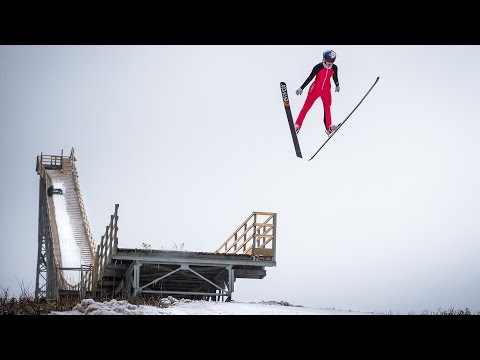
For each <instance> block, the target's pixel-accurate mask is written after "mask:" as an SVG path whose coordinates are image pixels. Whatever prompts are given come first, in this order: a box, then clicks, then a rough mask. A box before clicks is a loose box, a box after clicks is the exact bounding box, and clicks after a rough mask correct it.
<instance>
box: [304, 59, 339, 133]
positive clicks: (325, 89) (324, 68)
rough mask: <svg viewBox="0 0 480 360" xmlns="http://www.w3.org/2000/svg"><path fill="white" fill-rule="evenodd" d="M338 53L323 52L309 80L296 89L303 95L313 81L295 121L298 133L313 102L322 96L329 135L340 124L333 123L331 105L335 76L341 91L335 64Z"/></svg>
mask: <svg viewBox="0 0 480 360" xmlns="http://www.w3.org/2000/svg"><path fill="white" fill-rule="evenodd" d="M336 58H337V54H335V51H333V50H327V51H325V52H324V53H323V60H322V62H321V63H319V64H317V65H315V66H314V67H313V70H312V72H311V73H310V75H309V76H308V78H307V80H305V82H304V83H303V84H302V86H300V87H299V88H298V89H297V90H296V92H295V93H296V94H297V95H302V92H303V89H305V87H306V86H307V85H308V84H309V83H310V81H312V79H313V78H314V77H315V80H314V81H313V83H312V85H310V88H309V89H308V94H307V98H306V99H305V103H304V104H303V107H302V110H300V113H299V114H298V118H297V121H295V131H296V132H297V133H298V132H299V131H300V129H301V127H302V124H303V120H304V119H305V116H306V115H307V112H308V111H309V110H310V108H311V107H312V105H313V103H314V102H315V101H316V100H317V99H318V98H321V99H322V102H323V122H324V124H325V129H326V130H325V132H326V133H327V135H330V134H332V133H333V132H334V131H335V129H336V128H337V127H338V125H334V124H332V114H331V111H330V106H331V105H332V94H331V92H330V88H331V86H330V79H332V78H333V82H334V83H335V92H339V91H340V83H339V82H338V67H337V65H335V64H334V62H335V59H336Z"/></svg>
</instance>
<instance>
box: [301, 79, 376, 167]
mask: <svg viewBox="0 0 480 360" xmlns="http://www.w3.org/2000/svg"><path fill="white" fill-rule="evenodd" d="M378 79H380V76H378V77H377V80H375V82H374V83H373V85H372V86H371V87H370V89H368V91H367V93H366V94H365V96H364V97H363V98H362V100H360V102H359V103H358V104H357V106H355V108H354V109H353V110H352V112H351V113H350V114H348V116H347V117H346V118H345V120H343V121H342V122H341V123H340V124H338V127H337V128H336V129H335V130H334V131H333V132H332V133H331V134H330V135H329V136H328V138H327V140H325V142H324V143H323V144H322V146H320V148H319V149H318V150H317V151H316V152H315V154H313V156H312V157H311V158H310V159H308V161H310V160H312V159H313V158H314V157H315V155H317V154H318V152H319V151H320V150H322V148H323V147H324V146H325V145H326V144H327V143H328V141H329V140H330V139H331V138H332V137H333V135H335V133H336V132H337V131H338V130H339V129H340V128H341V127H342V125H343V124H345V122H346V121H347V120H348V118H349V117H350V115H352V114H353V112H354V111H355V110H356V109H357V108H358V107H359V106H360V104H361V103H362V101H363V100H364V99H365V98H366V97H367V95H368V94H369V93H370V91H372V89H373V87H374V86H375V85H376V84H377V82H378Z"/></svg>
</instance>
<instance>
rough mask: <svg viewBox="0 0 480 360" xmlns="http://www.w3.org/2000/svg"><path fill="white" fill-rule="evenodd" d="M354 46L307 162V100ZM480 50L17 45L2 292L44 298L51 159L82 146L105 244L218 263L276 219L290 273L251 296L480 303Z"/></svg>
mask: <svg viewBox="0 0 480 360" xmlns="http://www.w3.org/2000/svg"><path fill="white" fill-rule="evenodd" d="M326 49H333V50H335V51H336V53H337V61H336V64H337V66H338V68H339V73H338V74H339V80H340V85H341V91H340V92H339V93H335V92H332V97H333V103H332V117H333V122H334V123H338V122H340V121H341V120H343V119H344V118H345V117H346V116H347V115H348V114H349V113H350V112H351V111H352V109H353V108H354V107H355V105H356V104H357V103H358V102H359V101H360V99H361V98H362V97H363V96H364V94H365V92H366V91H367V90H368V89H369V88H370V86H371V85H372V84H373V82H374V81H375V79H376V78H377V76H380V80H379V82H378V84H377V85H376V87H375V88H374V89H373V90H372V92H371V93H370V95H369V96H368V97H367V98H366V99H365V101H364V102H363V103H362V105H361V106H360V107H359V108H358V109H357V110H356V112H355V113H354V114H353V115H352V116H351V117H350V119H349V120H348V122H347V123H346V125H345V126H344V127H343V128H342V129H341V130H340V131H339V132H338V133H337V134H336V135H335V136H334V138H333V139H332V140H331V141H330V142H329V143H328V144H327V145H326V147H325V148H324V149H322V150H321V151H320V153H318V155H317V156H316V157H315V158H314V159H313V160H312V161H310V162H309V161H307V159H308V158H310V156H311V155H313V153H314V152H315V151H316V150H317V149H318V147H319V146H320V145H321V143H322V142H323V141H324V140H325V139H326V134H325V132H324V127H323V121H322V117H323V109H322V103H321V101H320V100H318V101H317V102H316V103H315V105H314V106H313V107H312V108H311V110H310V112H309V113H308V115H307V117H306V119H305V121H304V124H303V127H302V130H301V132H300V134H299V140H300V145H301V148H302V152H303V154H304V159H299V158H297V157H296V156H295V151H294V148H293V144H292V139H291V136H290V131H289V128H288V124H287V120H286V116H285V110H284V107H283V102H282V98H281V93H280V86H279V83H280V82H281V81H284V82H286V83H287V86H288V90H289V93H290V103H291V107H292V111H293V114H294V117H296V116H297V114H298V112H299V111H300V108H301V106H302V105H303V102H304V101H305V98H306V92H304V93H303V95H302V96H297V95H295V89H296V88H298V87H299V86H300V85H301V84H302V83H303V82H304V81H305V79H306V78H307V76H308V75H309V73H310V71H311V70H312V68H313V66H314V65H315V64H317V63H318V62H320V61H321V57H322V53H323V51H324V50H326ZM478 64H480V47H479V46H419V45H416V46H396V45H389V46H380V45H379V46H360V45H357V46H349V45H335V44H323V45H322V44H321V45H311V46H263V45H255V46H233V45H232V46H220V45H217V46H137V45H133V46H0V140H1V142H0V149H1V152H2V157H1V161H0V166H1V177H0V185H1V189H2V190H1V193H2V196H1V202H0V204H1V205H0V206H1V207H0V228H1V229H2V236H1V238H0V254H1V259H0V286H1V287H3V288H4V289H5V288H6V289H9V290H10V291H13V292H17V291H18V288H19V286H18V284H19V282H20V283H21V282H23V284H24V285H25V286H26V287H29V288H30V289H31V290H32V291H33V290H34V286H35V276H36V265H37V264H36V262H37V231H38V196H39V195H38V183H39V177H38V175H37V174H36V172H35V160H36V156H37V155H39V154H40V153H41V152H43V153H44V154H49V155H60V153H61V150H62V149H63V150H64V153H65V154H68V153H69V152H70V149H71V148H72V147H74V148H75V154H76V158H77V163H76V165H77V169H78V172H79V180H80V186H81V190H82V195H83V198H84V201H85V206H86V210H87V215H88V218H89V222H90V226H91V228H92V232H93V234H94V237H95V241H96V243H97V244H98V243H99V240H100V237H101V235H102V234H103V233H104V231H105V226H106V225H108V223H109V221H110V214H112V213H113V211H114V205H115V204H116V203H118V204H120V207H119V223H118V224H119V232H118V235H119V246H120V247H141V244H142V243H147V244H150V245H151V246H152V247H153V248H157V249H161V248H164V249H171V248H172V247H173V246H174V245H175V244H177V245H180V244H184V249H186V250H188V251H213V250H215V249H216V248H217V247H218V246H219V245H220V244H221V243H222V242H223V241H224V240H226V239H227V237H228V236H230V235H231V233H232V232H233V231H234V230H235V229H236V228H237V227H238V226H239V225H240V224H241V223H242V222H243V220H245V218H246V217H247V216H248V215H250V213H251V212H252V211H272V212H276V213H277V214H278V219H277V220H278V224H277V225H278V229H277V266H276V267H273V268H267V276H266V277H265V278H264V279H263V280H251V279H239V280H237V281H236V283H235V292H234V296H233V299H234V300H235V299H236V300H238V301H262V300H265V301H266V300H277V301H288V302H290V303H292V304H300V305H304V306H311V307H317V308H332V307H335V308H337V309H349V310H356V311H380V312H386V311H390V310H391V311H400V312H407V311H415V312H418V311H422V310H432V311H435V310H437V309H439V308H442V309H447V308H450V307H455V308H464V307H469V308H470V309H471V310H474V311H479V310H480V288H479V286H478V284H479V280H480V261H478V255H479V253H480V226H479V221H478V214H479V213H480V187H479V184H480V167H479V163H480V161H479V160H480V159H479V157H480V141H479V136H480V121H479V120H480V106H479V102H478V99H479V95H478V84H479V83H480V72H479V70H478Z"/></svg>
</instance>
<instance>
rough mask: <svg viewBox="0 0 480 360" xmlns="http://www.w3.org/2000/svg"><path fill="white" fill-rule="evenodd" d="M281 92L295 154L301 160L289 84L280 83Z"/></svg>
mask: <svg viewBox="0 0 480 360" xmlns="http://www.w3.org/2000/svg"><path fill="white" fill-rule="evenodd" d="M280 90H281V91H282V98H283V106H284V107H285V112H286V113H287V120H288V125H289V126H290V132H291V134H292V139H293V146H294V147H295V153H296V154H297V157H299V158H301V157H302V152H301V151H300V145H299V143H298V137H297V133H296V132H295V125H294V124H293V117H292V110H290V102H289V100H288V92H287V84H285V83H284V82H283V81H282V82H281V83H280Z"/></svg>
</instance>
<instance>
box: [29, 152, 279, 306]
mask: <svg viewBox="0 0 480 360" xmlns="http://www.w3.org/2000/svg"><path fill="white" fill-rule="evenodd" d="M75 161H76V159H75V155H74V150H73V148H72V150H71V152H70V155H68V156H64V155H63V150H62V154H61V155H44V154H43V153H42V154H40V155H38V156H37V161H36V172H37V174H38V175H39V176H40V184H39V217H38V257H37V277H36V286H35V297H37V298H39V297H46V298H59V296H62V295H67V294H72V293H73V294H76V295H78V296H80V298H85V297H94V298H106V297H108V298H112V297H116V298H129V297H131V296H138V295H142V294H145V295H149V296H151V295H157V296H162V297H163V296H174V297H179V298H186V299H209V300H215V301H217V300H226V301H229V300H231V297H232V293H233V291H234V283H235V281H236V279H238V278H248V279H263V278H264V277H265V276H266V269H265V268H266V267H271V266H276V222H277V214H276V213H273V212H262V211H254V212H252V213H251V214H250V215H249V216H248V217H247V218H246V219H245V220H244V221H243V222H242V223H241V224H240V226H239V227H238V228H237V229H236V230H235V231H234V232H233V233H232V234H231V235H230V236H229V237H228V238H227V240H225V241H224V242H223V243H222V244H221V245H220V246H219V247H218V248H217V249H215V250H214V251H212V252H189V251H170V250H154V249H136V248H135V249H125V248H119V247H118V207H119V205H118V204H116V205H115V211H114V213H113V214H112V215H111V217H110V223H109V225H108V226H107V227H106V230H105V234H104V235H102V236H101V239H100V241H99V243H98V245H96V244H95V241H94V240H93V236H92V234H91V231H90V226H89V224H88V219H87V215H86V213H85V207H84V203H83V200H82V194H81V191H80V185H79V181H78V173H77V170H76V167H75ZM205 236H210V235H209V234H205Z"/></svg>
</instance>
